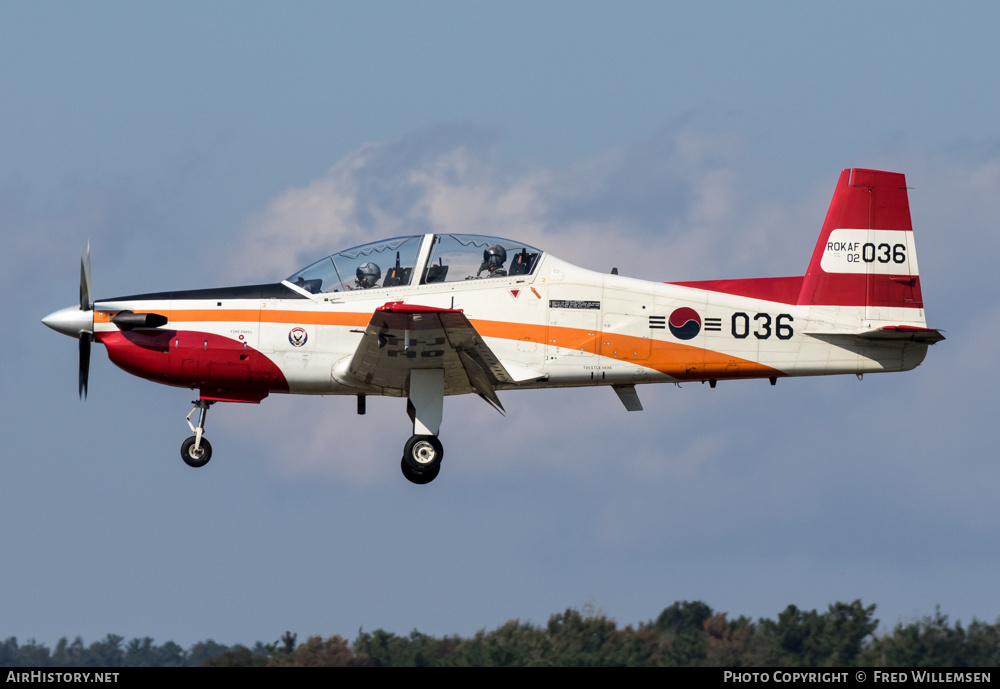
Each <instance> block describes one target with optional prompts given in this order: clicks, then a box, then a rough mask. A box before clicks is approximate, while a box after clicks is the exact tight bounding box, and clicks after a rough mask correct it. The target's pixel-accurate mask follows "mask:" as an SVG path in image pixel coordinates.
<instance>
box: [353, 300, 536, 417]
mask: <svg viewBox="0 0 1000 689" xmlns="http://www.w3.org/2000/svg"><path fill="white" fill-rule="evenodd" d="M415 369H443V370H444V383H445V391H446V394H449V395H456V394H463V393H468V392H476V393H478V394H479V395H480V396H481V397H482V398H483V399H485V400H486V401H487V402H489V403H490V404H492V405H493V406H494V407H496V408H497V409H498V410H499V411H501V412H503V405H502V404H500V400H499V399H498V398H497V395H496V391H495V387H496V386H497V385H498V384H501V383H517V382H519V380H523V378H515V377H514V376H512V375H511V374H510V373H508V371H507V369H506V368H505V367H504V365H503V364H502V363H501V362H500V359H498V358H497V356H496V355H495V354H494V353H493V351H492V350H491V349H490V348H489V346H488V345H487V344H486V342H485V341H483V338H482V336H480V335H479V333H478V332H476V329H475V328H474V327H473V326H472V323H470V322H469V319H468V318H466V317H465V314H463V313H462V311H461V309H439V308H434V307H430V306H419V305H415V304H404V303H402V302H389V303H388V304H386V305H385V306H380V307H379V308H378V309H376V310H375V313H374V314H373V315H372V319H371V321H369V323H368V327H366V328H365V334H364V337H362V338H361V342H360V344H358V348H357V349H356V350H355V352H354V356H353V357H352V359H351V363H350V365H349V366H348V369H347V370H348V373H349V374H350V375H351V377H353V378H355V379H356V380H358V381H360V382H362V383H366V384H368V385H375V386H378V387H381V388H388V389H390V390H394V391H399V394H401V395H402V394H406V391H407V388H408V385H409V383H408V381H409V375H410V372H411V371H413V370H415Z"/></svg>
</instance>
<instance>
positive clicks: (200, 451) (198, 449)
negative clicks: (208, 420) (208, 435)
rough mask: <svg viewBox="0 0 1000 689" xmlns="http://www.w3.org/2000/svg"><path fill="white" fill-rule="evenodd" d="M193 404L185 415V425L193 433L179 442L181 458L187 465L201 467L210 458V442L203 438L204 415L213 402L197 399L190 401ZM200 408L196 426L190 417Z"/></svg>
mask: <svg viewBox="0 0 1000 689" xmlns="http://www.w3.org/2000/svg"><path fill="white" fill-rule="evenodd" d="M192 404H194V409H192V410H191V412H190V413H189V414H188V415H187V425H188V426H189V427H190V428H191V432H192V433H194V435H193V436H191V437H190V438H188V439H187V440H185V441H184V442H183V443H181V458H183V459H184V463H185V464H187V465H188V466H189V467H195V468H198V467H203V466H205V465H206V464H208V460H210V459H212V444H211V443H209V442H208V440H206V439H205V438H204V434H205V417H206V416H208V408H209V407H211V406H212V405H213V404H215V402H213V401H209V400H197V401H195V402H192ZM199 409H200V410H201V415H200V416H199V418H198V427H197V428H195V425H194V424H193V423H191V417H192V416H193V415H194V413H195V412H196V411H198V410H199Z"/></svg>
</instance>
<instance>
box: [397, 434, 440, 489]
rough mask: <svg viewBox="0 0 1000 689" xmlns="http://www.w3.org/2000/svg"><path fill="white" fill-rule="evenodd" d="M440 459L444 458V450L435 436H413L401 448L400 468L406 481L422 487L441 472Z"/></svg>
mask: <svg viewBox="0 0 1000 689" xmlns="http://www.w3.org/2000/svg"><path fill="white" fill-rule="evenodd" d="M442 458H444V448H443V447H442V446H441V441H440V440H438V439H437V436H433V435H414V436H411V437H410V439H409V440H407V441H406V445H405V446H404V447H403V460H402V461H401V462H400V467H401V468H402V470H403V476H405V477H406V480H407V481H409V482H410V483H416V484H417V485H423V484H425V483H430V482H431V481H433V480H434V479H435V478H437V475H438V474H439V473H440V471H441V460H442Z"/></svg>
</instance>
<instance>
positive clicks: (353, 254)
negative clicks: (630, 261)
mask: <svg viewBox="0 0 1000 689" xmlns="http://www.w3.org/2000/svg"><path fill="white" fill-rule="evenodd" d="M90 284H91V273H90V249H89V246H88V248H87V254H86V262H84V258H83V257H82V256H81V259H80V303H79V305H78V306H76V305H74V306H70V307H67V308H65V309H62V310H59V311H56V312H54V313H52V314H50V315H49V316H47V317H45V318H44V319H43V320H42V322H43V323H44V324H45V325H47V326H49V327H50V328H52V329H54V330H57V331H58V332H61V333H64V334H66V335H69V336H71V337H75V338H77V339H78V340H79V358H80V364H79V386H78V388H79V394H80V396H81V398H84V397H86V393H87V386H88V376H89V362H90V346H91V342H92V341H94V340H96V341H97V342H99V343H101V344H103V345H104V346H105V348H106V349H107V353H108V357H109V358H110V359H111V361H112V362H113V363H114V364H116V365H117V366H119V367H120V368H122V369H124V370H125V371H127V372H128V373H131V374H133V375H136V376H140V377H142V378H145V379H147V380H151V381H154V382H157V383H162V384H165V385H172V386H178V387H185V388H191V389H197V390H198V399H197V400H195V401H194V402H193V404H194V407H193V408H192V409H191V412H190V413H189V414H188V415H187V419H186V421H187V424H188V426H189V427H190V429H191V432H192V434H193V435H192V436H191V437H189V438H187V439H186V440H184V442H183V444H182V445H181V456H182V458H183V459H184V461H185V462H186V463H187V464H188V465H190V466H192V467H202V466H204V465H206V464H207V463H208V461H209V460H210V459H211V457H212V446H211V444H210V443H209V441H208V439H207V438H205V436H204V433H205V419H206V416H207V412H208V409H209V407H210V406H211V405H213V404H215V403H216V402H242V403H259V402H260V401H261V400H263V399H264V398H265V397H267V396H268V395H269V394H271V393H289V394H308V395H354V396H356V397H357V413H358V414H364V413H365V406H366V403H365V400H366V397H367V396H368V395H387V396H390V397H405V398H406V400H407V402H406V411H407V414H408V415H409V418H410V421H411V422H412V424H413V434H412V436H411V437H410V439H409V440H408V441H407V442H406V444H405V446H404V449H403V457H402V459H401V461H400V467H401V469H402V472H403V475H404V476H405V477H406V478H407V479H408V480H409V481H411V482H413V483H415V484H426V483H429V482H431V481H433V480H434V479H435V477H437V475H438V473H439V472H440V468H441V461H442V458H443V456H444V450H443V447H442V445H441V442H440V440H439V439H438V434H439V431H440V427H441V422H442V417H443V407H444V398H445V397H446V396H449V395H465V394H476V395H478V396H479V397H481V398H482V399H484V400H485V401H486V402H488V403H489V404H491V405H493V406H494V407H495V408H496V409H497V410H499V411H500V412H501V413H503V411H504V408H503V405H502V404H501V402H500V399H499V396H498V394H497V393H498V391H507V390H521V389H526V390H527V389H538V388H555V387H584V386H596V385H601V386H607V387H610V388H611V389H612V390H614V392H615V393H617V395H618V398H619V399H620V400H621V402H622V403H623V404H624V406H625V408H626V410H628V411H639V410H641V409H642V404H641V403H640V401H639V396H638V394H637V392H636V386H637V385H639V384H651V383H680V382H685V381H697V382H702V383H704V382H706V381H707V382H708V383H709V384H710V385H711V387H713V388H714V387H715V386H716V384H717V382H718V381H720V380H733V379H745V378H750V379H753V378H755V379H767V380H769V381H770V383H771V385H774V384H775V383H776V382H777V380H778V378H785V377H793V376H819V375H832V374H855V375H857V376H858V377H859V378H860V377H861V376H863V374H865V373H875V372H883V371H908V370H911V369H913V368H915V367H916V366H918V365H920V363H921V362H922V361H923V359H924V357H925V355H926V352H927V346H928V345H931V344H934V343H936V342H939V341H941V340H943V339H944V336H943V335H942V334H941V332H940V331H939V330H936V329H933V328H928V327H927V325H926V321H925V318H924V305H923V297H922V295H921V289H920V276H919V272H918V270H917V255H916V250H915V247H914V243H913V228H912V225H911V221H910V209H909V200H908V196H907V187H906V179H905V177H904V175H903V174H900V173H894V172H884V171H878V170H867V169H860V168H853V169H846V170H844V171H843V172H842V173H841V175H840V178H839V180H838V182H837V186H836V189H835V191H834V195H833V199H832V201H831V203H830V207H829V211H828V212H827V216H826V220H825V222H824V223H823V226H822V229H821V231H820V235H819V240H818V241H817V243H816V247H815V249H814V251H813V253H812V258H811V260H810V262H809V265H808V268H807V269H806V272H805V274H804V275H801V276H796V277H767V278H749V279H747V278H743V279H732V280H705V281H697V282H650V281H645V280H638V279H634V278H629V277H626V276H623V275H619V274H618V271H617V269H612V270H611V272H610V273H598V272H594V271H591V270H587V269H584V268H579V267H577V266H575V265H572V264H570V263H567V262H566V261H562V260H560V259H558V258H556V257H555V256H553V255H552V254H549V253H548V252H546V251H543V250H541V249H538V248H535V247H533V246H530V245H528V244H525V243H523V242H519V241H513V240H508V239H503V238H500V237H488V236H480V235H473V234H453V233H429V234H419V235H411V236H404V237H396V238H393V239H386V240H382V241H376V242H371V243H368V244H364V245H362V246H357V247H354V248H351V249H347V250H345V251H339V252H337V253H334V254H332V255H329V256H327V257H325V258H323V259H321V260H319V261H317V262H315V263H313V264H311V265H309V266H307V267H305V268H303V269H302V270H300V271H298V272H296V273H295V274H293V275H291V276H290V277H288V278H287V279H285V280H282V281H281V282H277V283H273V284H262V285H248V286H240V287H224V288H216V289H194V290H181V291H174V292H157V293H150V294H139V295H133V296H125V297H115V298H113V299H101V300H97V301H94V302H92V301H91V297H90V292H91V289H90ZM196 413H198V417H197V419H196V421H197V425H196V424H195V423H192V419H191V417H192V416H193V415H195V414H196Z"/></svg>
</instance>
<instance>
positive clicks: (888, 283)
mask: <svg viewBox="0 0 1000 689" xmlns="http://www.w3.org/2000/svg"><path fill="white" fill-rule="evenodd" d="M798 303H799V304H804V305H805V304H807V305H830V306H864V307H865V318H866V320H899V319H900V313H901V312H899V311H898V310H897V309H915V311H913V312H912V317H911V318H906V319H905V320H907V321H910V320H912V321H923V314H922V312H921V311H920V309H922V308H923V298H922V296H921V293H920V275H919V272H918V270H917V254H916V250H915V248H914V245H913V227H912V225H911V223H910V203H909V199H908V197H907V194H906V177H905V176H904V175H902V174H900V173H898V172H881V171H878V170H863V169H859V168H854V169H850V170H844V171H843V172H841V174H840V180H839V181H838V182H837V189H836V191H835V192H834V194H833V200H832V201H831V202H830V210H829V211H828V212H827V215H826V221H825V222H824V223H823V230H822V232H821V233H820V236H819V241H818V242H817V243H816V248H815V250H814V251H813V255H812V260H811V261H810V262H809V269H808V271H807V272H806V275H805V278H804V279H803V281H802V290H801V292H800V293H799V300H798Z"/></svg>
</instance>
